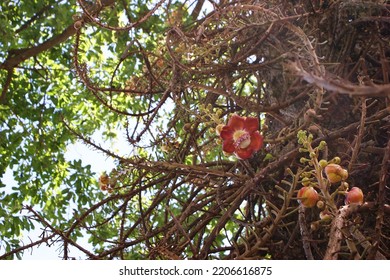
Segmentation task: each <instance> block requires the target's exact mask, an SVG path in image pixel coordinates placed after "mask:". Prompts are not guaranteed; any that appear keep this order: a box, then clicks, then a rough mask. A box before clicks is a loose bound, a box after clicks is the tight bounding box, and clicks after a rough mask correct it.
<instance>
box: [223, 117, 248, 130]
mask: <svg viewBox="0 0 390 280" xmlns="http://www.w3.org/2000/svg"><path fill="white" fill-rule="evenodd" d="M244 123H245V118H243V117H240V116H239V115H237V114H233V115H232V116H231V118H230V119H229V121H228V124H227V125H228V126H229V127H230V128H231V129H232V130H233V131H234V130H240V129H243V128H244Z"/></svg>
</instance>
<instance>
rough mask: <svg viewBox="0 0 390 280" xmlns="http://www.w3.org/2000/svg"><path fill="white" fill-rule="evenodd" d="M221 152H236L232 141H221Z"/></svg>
mask: <svg viewBox="0 0 390 280" xmlns="http://www.w3.org/2000/svg"><path fill="white" fill-rule="evenodd" d="M222 150H223V151H224V152H226V153H229V154H232V153H233V152H234V151H235V150H236V147H234V141H233V139H228V140H225V141H223V143H222Z"/></svg>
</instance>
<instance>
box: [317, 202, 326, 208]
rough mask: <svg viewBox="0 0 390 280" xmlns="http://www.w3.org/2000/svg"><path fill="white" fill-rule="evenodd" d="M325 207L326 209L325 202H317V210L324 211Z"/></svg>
mask: <svg viewBox="0 0 390 280" xmlns="http://www.w3.org/2000/svg"><path fill="white" fill-rule="evenodd" d="M324 207H325V202H323V201H322V200H318V201H317V208H318V209H323V208H324Z"/></svg>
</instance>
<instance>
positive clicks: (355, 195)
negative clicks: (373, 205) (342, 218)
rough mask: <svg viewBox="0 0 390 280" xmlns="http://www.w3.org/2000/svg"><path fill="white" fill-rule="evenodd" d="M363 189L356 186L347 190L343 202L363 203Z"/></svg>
mask: <svg viewBox="0 0 390 280" xmlns="http://www.w3.org/2000/svg"><path fill="white" fill-rule="evenodd" d="M363 198H364V195H363V191H362V190H361V189H360V188H358V187H353V188H352V189H351V190H350V191H349V192H347V193H346V195H345V204H358V205H362V204H363Z"/></svg>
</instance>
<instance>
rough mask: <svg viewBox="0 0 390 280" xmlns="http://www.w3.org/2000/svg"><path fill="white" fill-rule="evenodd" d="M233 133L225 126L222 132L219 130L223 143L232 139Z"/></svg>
mask: <svg viewBox="0 0 390 280" xmlns="http://www.w3.org/2000/svg"><path fill="white" fill-rule="evenodd" d="M233 133H234V130H233V129H231V127H230V126H227V125H225V126H224V127H222V130H221V132H220V134H219V136H220V137H221V138H222V139H223V140H225V141H226V140H231V139H233Z"/></svg>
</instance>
